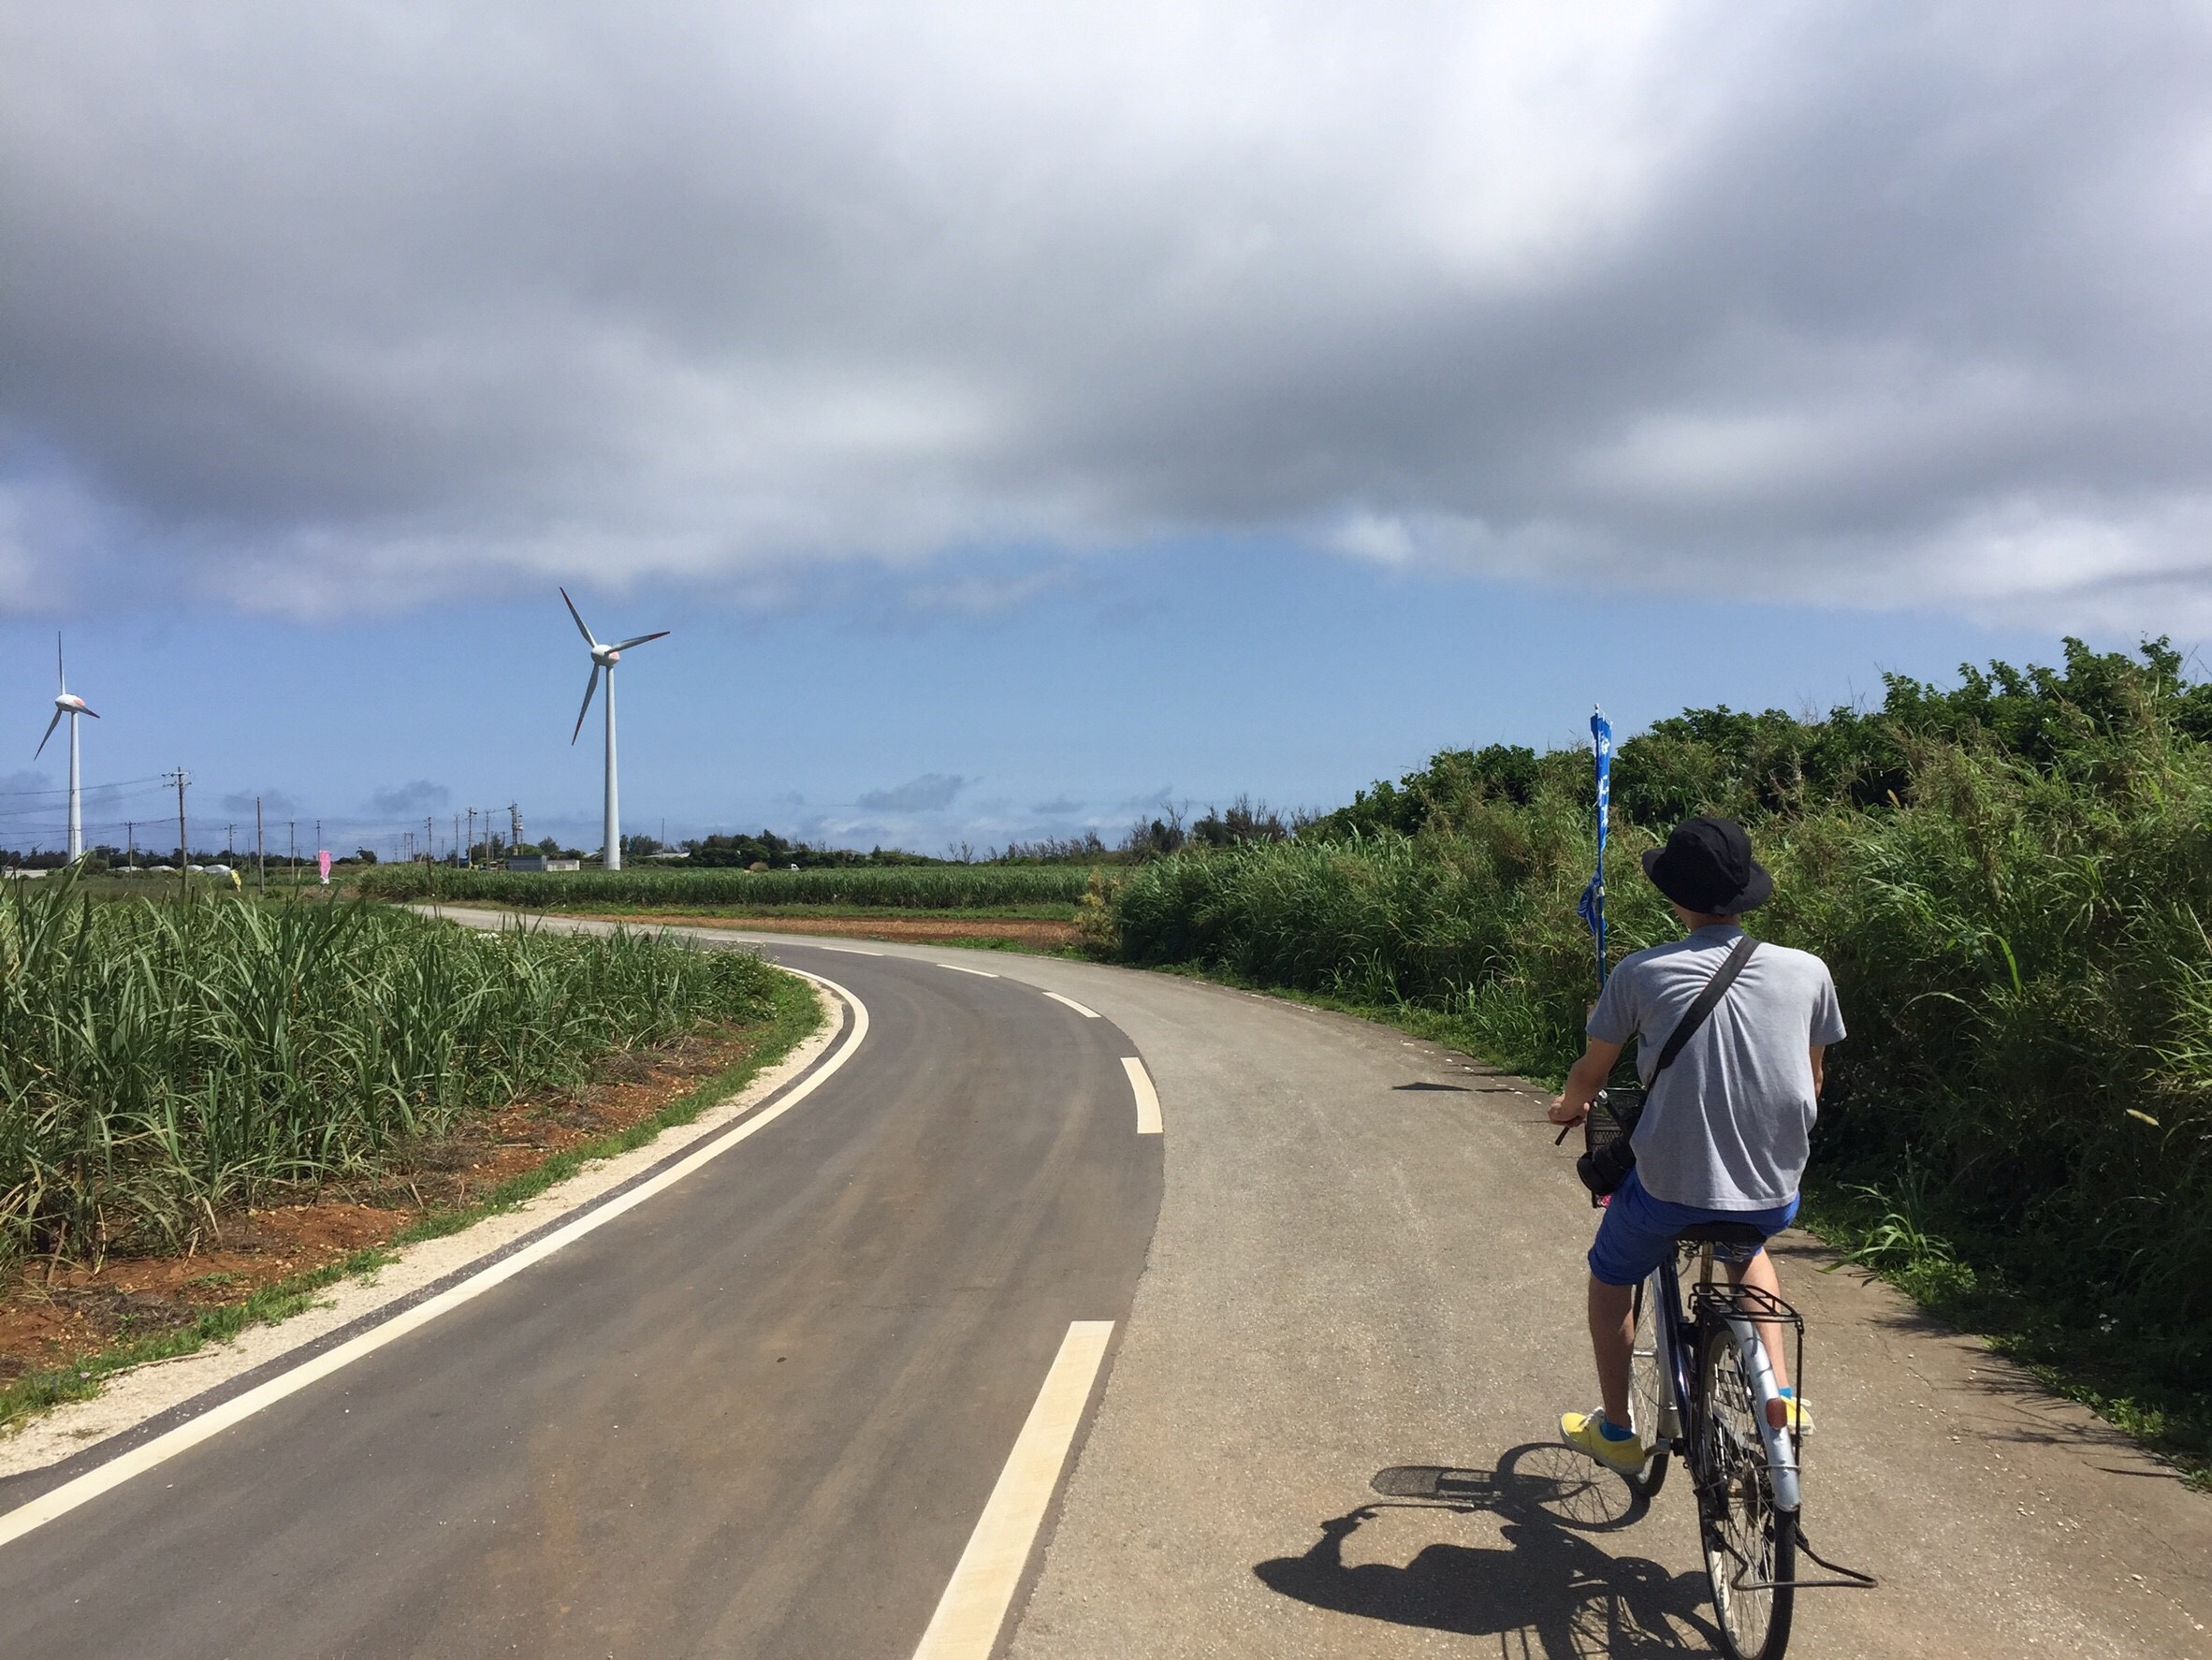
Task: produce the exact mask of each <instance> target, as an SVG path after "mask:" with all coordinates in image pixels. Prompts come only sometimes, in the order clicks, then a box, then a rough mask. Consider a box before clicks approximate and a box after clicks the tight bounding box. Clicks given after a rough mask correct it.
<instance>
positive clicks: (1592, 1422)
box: [1559, 1412, 1652, 1476]
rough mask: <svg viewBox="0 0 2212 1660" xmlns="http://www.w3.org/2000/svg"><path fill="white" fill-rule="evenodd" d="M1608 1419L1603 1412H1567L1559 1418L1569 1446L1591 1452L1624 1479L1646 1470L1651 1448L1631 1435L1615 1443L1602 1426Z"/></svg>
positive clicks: (1591, 1454)
mask: <svg viewBox="0 0 2212 1660" xmlns="http://www.w3.org/2000/svg"><path fill="white" fill-rule="evenodd" d="M1604 1417H1605V1414H1604V1413H1602V1412H1563V1413H1561V1414H1560V1417H1559V1434H1560V1436H1561V1438H1562V1439H1563V1440H1564V1441H1565V1442H1566V1444H1567V1445H1568V1446H1569V1447H1572V1448H1573V1449H1575V1450H1576V1451H1578V1452H1587V1453H1588V1454H1589V1455H1590V1456H1591V1457H1592V1458H1594V1459H1595V1460H1597V1462H1598V1463H1601V1464H1603V1465H1605V1467H1606V1468H1607V1469H1608V1470H1618V1471H1619V1472H1620V1473H1621V1474H1622V1475H1623V1476H1633V1475H1635V1474H1636V1473H1637V1471H1638V1470H1640V1469H1642V1468H1643V1467H1644V1463H1645V1461H1646V1460H1647V1459H1649V1458H1650V1457H1651V1456H1652V1451H1651V1449H1650V1448H1648V1447H1646V1446H1645V1445H1644V1444H1643V1443H1642V1442H1641V1441H1639V1440H1637V1438H1636V1437H1635V1436H1633V1435H1631V1436H1630V1437H1629V1438H1628V1439H1627V1440H1625V1441H1615V1440H1613V1439H1611V1438H1610V1437H1608V1435H1607V1434H1606V1433H1605V1431H1603V1430H1602V1429H1600V1428H1599V1427H1598V1424H1599V1421H1600V1420H1602V1419H1603V1418H1604Z"/></svg>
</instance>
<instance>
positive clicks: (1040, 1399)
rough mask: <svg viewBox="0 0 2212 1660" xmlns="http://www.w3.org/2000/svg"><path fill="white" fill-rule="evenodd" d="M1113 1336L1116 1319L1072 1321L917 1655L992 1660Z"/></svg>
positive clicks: (926, 1659)
mask: <svg viewBox="0 0 2212 1660" xmlns="http://www.w3.org/2000/svg"><path fill="white" fill-rule="evenodd" d="M1112 1336H1113V1321H1112V1320H1077V1321H1076V1322H1075V1323H1074V1324H1073V1325H1071V1326H1070V1327H1069V1328H1068V1335H1067V1336H1066V1337H1064V1338H1062V1339H1061V1341H1060V1352H1059V1354H1058V1355H1057V1356H1056V1357H1055V1359H1054V1361H1053V1367H1052V1370H1051V1371H1050V1372H1048V1373H1046V1374H1045V1376H1044V1388H1043V1389H1041V1390H1040V1391H1038V1393H1037V1404H1036V1405H1034V1406H1032V1407H1030V1408H1029V1420H1028V1422H1026V1423H1025V1424H1023V1425H1022V1433H1021V1434H1020V1435H1018V1436H1016V1437H1015V1439H1014V1445H1013V1451H1012V1452H1011V1454H1009V1455H1008V1457H1007V1461H1006V1468H1005V1469H1003V1470H1001V1471H1000V1472H999V1473H998V1485H997V1486H996V1487H994V1488H993V1489H992V1490H991V1497H990V1500H989V1502H988V1503H986V1504H985V1505H984V1506H983V1513H982V1517H981V1518H979V1519H978V1520H977V1522H976V1524H975V1532H973V1533H972V1534H970V1535H968V1549H967V1550H965V1551H961V1552H960V1565H958V1566H957V1567H955V1568H954V1569H953V1579H952V1582H951V1583H950V1584H948V1585H947V1586H946V1587H945V1594H944V1595H943V1596H942V1597H940V1598H939V1600H938V1605H937V1612H936V1613H935V1614H932V1615H931V1616H930V1619H929V1629H928V1630H926V1631H924V1633H923V1634H922V1646H921V1647H920V1648H918V1649H916V1650H915V1651H914V1660H988V1657H989V1655H990V1653H991V1650H992V1649H993V1647H994V1646H996V1645H997V1641H998V1628H999V1627H1000V1626H1001V1625H1003V1624H1006V1610H1007V1606H1008V1605H1009V1604H1010V1603H1011V1602H1012V1601H1013V1594H1014V1587H1015V1586H1017V1585H1018V1584H1020V1583H1021V1580H1022V1570H1023V1568H1025V1567H1026V1566H1027V1565H1028V1563H1029V1552H1030V1551H1031V1550H1032V1549H1034V1548H1035V1546H1036V1544H1037V1530H1038V1529H1039V1528H1040V1527H1041V1526H1043V1524H1044V1511H1045V1507H1046V1506H1047V1505H1049V1504H1050V1503H1051V1502H1052V1496H1053V1489H1054V1488H1055V1487H1057V1486H1058V1485H1059V1482H1060V1471H1061V1470H1062V1469H1063V1468H1064V1467H1065V1466H1066V1464H1067V1463H1068V1449H1070V1447H1071V1446H1073V1445H1074V1442H1075V1427H1076V1425H1077V1424H1079V1423H1081V1422H1082V1421H1083V1409H1084V1405H1085V1404H1086V1403H1088V1402H1089V1400H1090V1398H1091V1386H1092V1384H1094V1383H1095V1382H1097V1381H1098V1376H1099V1366H1100V1364H1102V1363H1103V1362H1104V1361H1105V1359H1106V1341H1107V1339H1108V1338H1110V1337H1112Z"/></svg>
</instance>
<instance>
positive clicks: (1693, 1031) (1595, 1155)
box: [1575, 934, 1759, 1204]
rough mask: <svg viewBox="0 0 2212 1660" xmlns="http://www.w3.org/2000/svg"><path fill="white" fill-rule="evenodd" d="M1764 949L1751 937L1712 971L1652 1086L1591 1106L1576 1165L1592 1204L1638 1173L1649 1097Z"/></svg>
mask: <svg viewBox="0 0 2212 1660" xmlns="http://www.w3.org/2000/svg"><path fill="white" fill-rule="evenodd" d="M1758 948H1759V942H1758V941H1757V940H1756V939H1753V938H1752V937H1751V936H1750V935H1749V934H1746V935H1744V936H1743V937H1742V938H1741V939H1739V940H1737V941H1736V944H1735V946H1734V948H1733V949H1732V950H1730V952H1729V953H1728V956H1727V960H1726V961H1725V962H1724V963H1722V964H1721V966H1720V967H1719V968H1715V969H1714V970H1713V971H1712V978H1711V979H1710V980H1708V981H1707V982H1706V983H1705V988H1704V989H1703V990H1702V991H1700V992H1699V993H1698V994H1697V1000H1696V1001H1695V1003H1692V1004H1691V1005H1690V1008H1689V1012H1687V1013H1685V1014H1684V1015H1683V1016H1682V1017H1681V1019H1680V1020H1678V1021H1676V1022H1675V1027H1674V1030H1673V1031H1671V1032H1669V1033H1667V1035H1666V1048H1664V1049H1662V1050H1660V1051H1659V1064H1658V1065H1657V1066H1655V1067H1653V1068H1652V1083H1651V1084H1650V1085H1623V1086H1622V1087H1620V1088H1619V1089H1601V1090H1599V1091H1598V1092H1597V1099H1595V1100H1594V1101H1592V1102H1591V1103H1590V1115H1589V1116H1588V1117H1587V1118H1585V1119H1583V1120H1582V1144H1583V1147H1584V1149H1585V1151H1584V1152H1583V1154H1582V1157H1581V1158H1578V1159H1576V1160H1575V1174H1577V1175H1578V1176H1579V1177H1581V1178H1582V1186H1583V1187H1587V1188H1589V1189H1590V1202H1591V1203H1592V1204H1595V1203H1596V1202H1597V1201H1599V1200H1601V1199H1603V1198H1605V1197H1606V1196H1607V1195H1608V1194H1610V1193H1611V1192H1612V1191H1613V1190H1614V1189H1615V1188H1616V1187H1620V1186H1621V1184H1622V1182H1623V1181H1624V1180H1626V1179H1627V1175H1628V1172H1630V1171H1632V1170H1634V1169H1635V1168H1636V1149H1635V1148H1634V1147H1632V1146H1630V1145H1629V1144H1628V1138H1629V1136H1630V1135H1631V1134H1633V1133H1634V1131H1635V1129H1636V1121H1637V1119H1638V1118H1640V1117H1642V1116H1643V1111H1644V1100H1645V1099H1646V1097H1647V1096H1648V1095H1649V1094H1650V1093H1651V1090H1652V1086H1653V1085H1657V1084H1658V1082H1659V1074H1660V1073H1661V1072H1664V1071H1665V1070H1666V1069H1667V1068H1668V1067H1670V1066H1672V1065H1673V1064H1674V1058H1675V1056H1678V1055H1680V1054H1681V1052H1682V1045H1683V1044H1685V1043H1687V1042H1688V1041H1690V1040H1691V1039H1692V1038H1694V1037H1695V1036H1696V1035H1697V1028H1698V1027H1701V1026H1703V1025H1704V1024H1705V1022H1706V1017H1707V1016H1709V1015H1710V1014H1711V1013H1712V1012H1713V1011H1714V1010H1715V1009H1717V1008H1719V1007H1720V1004H1721V999H1722V998H1723V997H1726V996H1727V995H1728V987H1729V986H1730V985H1732V984H1733V983H1735V980H1736V976H1737V975H1739V974H1740V973H1742V972H1743V965H1744V964H1746V963H1748V962H1750V961H1751V955H1752V953H1753V952H1754V951H1756V950H1758ZM1601 1116H1602V1117H1603V1118H1604V1120H1605V1122H1604V1123H1603V1124H1600V1123H1599V1122H1598V1120H1599V1118H1600V1117H1601Z"/></svg>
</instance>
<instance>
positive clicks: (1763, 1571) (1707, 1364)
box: [1697, 1325, 1797, 1660]
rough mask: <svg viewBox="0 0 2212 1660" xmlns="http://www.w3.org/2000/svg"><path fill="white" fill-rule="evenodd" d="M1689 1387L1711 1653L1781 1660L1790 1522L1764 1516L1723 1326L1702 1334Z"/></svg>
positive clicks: (1760, 1470)
mask: <svg viewBox="0 0 2212 1660" xmlns="http://www.w3.org/2000/svg"><path fill="white" fill-rule="evenodd" d="M1698 1383H1699V1391H1698V1392H1699V1395H1700V1397H1701V1403H1702V1408H1703V1410H1702V1412H1701V1413H1700V1418H1701V1420H1702V1421H1701V1423H1700V1425H1699V1429H1698V1437H1699V1441H1698V1449H1697V1450H1698V1459H1697V1463H1699V1464H1701V1465H1702V1466H1703V1467H1702V1468H1701V1469H1699V1470H1698V1472H1697V1475H1698V1482H1697V1520H1698V1529H1697V1531H1698V1533H1699V1535H1700V1536H1701V1537H1702V1538H1703V1541H1704V1545H1705V1572H1706V1577H1707V1578H1708V1579H1709V1580H1711V1582H1712V1600H1713V1609H1714V1611H1715V1612H1716V1613H1718V1614H1719V1616H1720V1628H1721V1646H1722V1648H1723V1649H1724V1651H1725V1652H1726V1653H1728V1654H1729V1655H1731V1656H1732V1657H1733V1660H1781V1657H1782V1653H1783V1650H1784V1649H1785V1648H1787V1647H1788V1646H1789V1640H1790V1616H1791V1613H1792V1612H1793V1610H1794V1609H1795V1606H1796V1600H1797V1592H1796V1589H1795V1587H1794V1586H1793V1584H1792V1581H1793V1580H1796V1579H1797V1513H1796V1512H1795V1511H1783V1510H1777V1509H1776V1508H1775V1507H1774V1479H1773V1475H1772V1472H1771V1471H1770V1470H1769V1469H1768V1465H1767V1442H1766V1438H1765V1437H1764V1436H1762V1435H1761V1434H1759V1412H1760V1405H1759V1402H1758V1398H1757V1396H1756V1395H1755V1394H1754V1391H1753V1389H1752V1380H1751V1376H1750V1375H1749V1373H1748V1372H1746V1370H1745V1369H1744V1364H1743V1357H1742V1355H1741V1353H1739V1350H1738V1349H1737V1347H1736V1339H1735V1336H1734V1334H1733V1333H1732V1332H1730V1331H1729V1330H1728V1328H1727V1327H1726V1326H1724V1325H1715V1326H1710V1327H1708V1328H1707V1330H1706V1333H1705V1341H1704V1349H1703V1352H1702V1353H1701V1354H1700V1355H1699V1356H1698Z"/></svg>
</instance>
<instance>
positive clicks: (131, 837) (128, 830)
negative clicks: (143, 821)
mask: <svg viewBox="0 0 2212 1660" xmlns="http://www.w3.org/2000/svg"><path fill="white" fill-rule="evenodd" d="M123 839H124V843H125V845H126V851H125V852H124V855H123V867H124V869H125V870H136V869H137V868H138V820H136V819H125V820H124V822H123Z"/></svg>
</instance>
